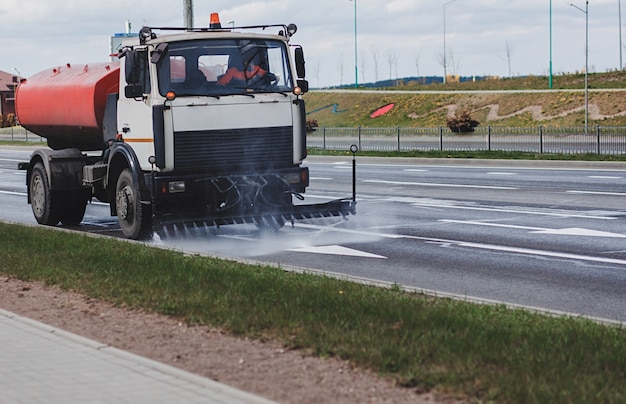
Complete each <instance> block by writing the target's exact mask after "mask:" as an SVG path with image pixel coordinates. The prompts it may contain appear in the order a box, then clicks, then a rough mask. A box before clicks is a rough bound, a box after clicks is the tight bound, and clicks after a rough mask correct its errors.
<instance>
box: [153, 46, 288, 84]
mask: <svg viewBox="0 0 626 404" xmlns="http://www.w3.org/2000/svg"><path fill="white" fill-rule="evenodd" d="M166 52H167V54H166V55H163V57H161V58H160V60H159V62H158V64H157V70H158V81H159V92H160V93H161V95H163V96H165V95H166V94H167V92H168V91H173V92H175V93H176V95H177V96H185V95H188V96H190V95H192V96H202V95H206V96H223V95H233V94H249V93H267V92H290V91H291V90H292V88H293V82H292V77H291V70H290V65H289V59H288V57H287V48H286V46H285V44H284V43H282V42H281V41H274V40H267V39H263V40H259V39H226V40H225V39H219V40H211V39H205V40H194V41H181V42H171V43H169V44H168V47H167V51H166Z"/></svg>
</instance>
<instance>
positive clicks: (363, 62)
mask: <svg viewBox="0 0 626 404" xmlns="http://www.w3.org/2000/svg"><path fill="white" fill-rule="evenodd" d="M364 53H365V52H363V51H361V63H360V69H361V83H362V84H365V71H366V70H367V67H368V66H367V60H366V58H365V55H364Z"/></svg>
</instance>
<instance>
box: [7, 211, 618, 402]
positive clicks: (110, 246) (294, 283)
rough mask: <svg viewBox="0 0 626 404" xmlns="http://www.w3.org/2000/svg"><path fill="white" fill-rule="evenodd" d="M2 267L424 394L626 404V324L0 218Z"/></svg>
mask: <svg viewBox="0 0 626 404" xmlns="http://www.w3.org/2000/svg"><path fill="white" fill-rule="evenodd" d="M0 245H1V246H2V247H1V248H0V272H2V273H4V274H7V275H10V276H15V277H18V278H20V279H24V280H38V281H43V282H45V283H47V284H54V285H59V286H60V287H62V288H64V289H69V290H74V291H78V292H81V293H84V294H86V295H89V296H92V297H95V298H99V299H104V300H107V301H110V302H113V303H115V304H117V305H122V306H128V307H131V308H139V309H144V310H148V311H153V312H157V313H162V314H166V315H170V316H175V317H177V318H180V319H182V320H185V321H187V322H189V323H192V324H205V325H209V326H212V327H219V328H222V329H225V330H227V331H229V332H231V333H233V334H236V335H245V336H248V337H252V338H260V339H278V340H280V341H282V343H283V344H284V345H285V346H286V347H288V348H292V349H305V350H307V351H310V352H312V353H314V354H316V355H321V356H336V357H339V358H342V359H346V360H349V361H351V362H353V363H354V364H356V365H357V366H360V367H365V368H370V369H373V370H374V371H376V372H379V373H381V374H382V375H385V376H387V377H391V378H394V379H396V380H397V381H398V382H399V383H401V384H402V385H404V386H407V387H410V388H415V389H418V390H420V391H426V390H432V389H435V390H436V391H439V392H445V393H447V394H454V395H456V396H458V397H461V398H469V399H475V400H479V401H491V400H495V401H498V402H572V403H574V402H580V403H589V402H596V403H597V402H607V403H610V402H624V401H626V331H625V330H624V329H620V328H617V327H611V326H605V325H599V324H595V323H592V322H590V321H588V320H583V319H574V318H552V317H548V316H543V315H539V314H535V313H530V312H526V311H522V310H510V309H506V308H504V307H502V306H484V305H474V304H469V303H465V302H458V301H454V300H449V299H435V298H431V297H427V296H424V295H420V294H415V293H406V292H403V291H401V290H399V288H392V289H382V288H375V287H370V286H364V285H359V284H355V283H351V282H346V281H341V280H337V279H332V278H328V277H322V276H315V275H307V274H304V275H303V274H294V273H290V272H285V271H282V270H280V269H276V268H272V267H266V266H258V265H244V264H239V263H235V262H231V261H225V260H220V259H214V258H207V257H197V256H194V257H190V256H185V255H184V254H182V253H180V252H173V251H166V250H161V249H155V248H150V247H146V246H144V245H140V244H134V243H127V242H124V241H120V240H115V239H105V238H94V237H91V236H88V235H83V234H69V233H66V232H59V231H54V230H52V229H49V228H44V227H36V228H33V227H26V226H21V225H13V224H5V223H0Z"/></svg>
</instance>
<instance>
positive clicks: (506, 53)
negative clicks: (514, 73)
mask: <svg viewBox="0 0 626 404" xmlns="http://www.w3.org/2000/svg"><path fill="white" fill-rule="evenodd" d="M512 53H513V50H512V49H511V44H510V43H509V40H508V39H507V40H506V44H505V48H504V59H506V61H507V64H508V66H509V77H511V54H512Z"/></svg>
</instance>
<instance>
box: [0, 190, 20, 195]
mask: <svg viewBox="0 0 626 404" xmlns="http://www.w3.org/2000/svg"><path fill="white" fill-rule="evenodd" d="M0 194H5V195H18V196H26V193H25V192H13V191H0Z"/></svg>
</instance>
